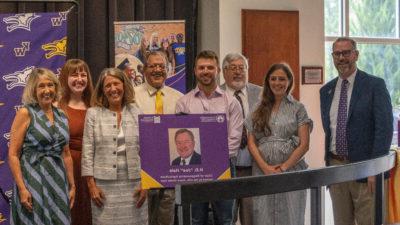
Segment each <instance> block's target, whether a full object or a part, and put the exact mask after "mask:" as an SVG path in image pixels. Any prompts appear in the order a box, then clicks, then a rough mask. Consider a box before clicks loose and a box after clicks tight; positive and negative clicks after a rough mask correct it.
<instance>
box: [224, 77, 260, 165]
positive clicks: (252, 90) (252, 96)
mask: <svg viewBox="0 0 400 225" xmlns="http://www.w3.org/2000/svg"><path fill="white" fill-rule="evenodd" d="M221 88H222V89H223V90H226V84H224V85H222V86H221ZM246 89H247V102H248V103H249V115H251V114H252V112H254V110H255V109H256V108H257V105H258V103H259V101H260V100H261V92H262V87H260V86H258V85H255V84H252V83H247V85H246ZM251 165H252V157H251V155H250V152H249V150H248V149H247V146H246V147H245V148H244V149H239V152H238V155H237V160H236V166H247V167H249V166H251Z"/></svg>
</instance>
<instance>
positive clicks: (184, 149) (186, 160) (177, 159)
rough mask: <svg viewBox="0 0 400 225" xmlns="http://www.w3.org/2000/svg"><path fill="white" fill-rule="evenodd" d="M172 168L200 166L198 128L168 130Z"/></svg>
mask: <svg viewBox="0 0 400 225" xmlns="http://www.w3.org/2000/svg"><path fill="white" fill-rule="evenodd" d="M169 130H170V131H169V135H170V143H169V145H170V158H171V160H172V162H171V165H172V166H186V165H198V164H201V153H200V138H199V129H198V128H190V129H186V128H181V129H169Z"/></svg>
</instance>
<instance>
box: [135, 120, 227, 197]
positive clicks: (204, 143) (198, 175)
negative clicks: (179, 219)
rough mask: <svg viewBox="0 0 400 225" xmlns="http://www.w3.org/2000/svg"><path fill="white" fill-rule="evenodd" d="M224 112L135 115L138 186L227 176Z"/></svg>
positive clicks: (161, 185) (154, 186)
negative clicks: (136, 121) (137, 141)
mask: <svg viewBox="0 0 400 225" xmlns="http://www.w3.org/2000/svg"><path fill="white" fill-rule="evenodd" d="M227 136H228V134H227V123H226V117H225V114H190V115H139V139H140V159H141V166H142V170H141V177H142V187H143V188H144V189H149V188H161V187H175V185H176V184H181V183H193V182H201V181H211V180H218V179H228V178H230V177H231V176H230V169H229V153H228V138H227Z"/></svg>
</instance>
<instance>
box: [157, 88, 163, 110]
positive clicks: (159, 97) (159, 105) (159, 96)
mask: <svg viewBox="0 0 400 225" xmlns="http://www.w3.org/2000/svg"><path fill="white" fill-rule="evenodd" d="M156 114H163V102H162V94H161V91H160V90H158V91H157V92H156Z"/></svg>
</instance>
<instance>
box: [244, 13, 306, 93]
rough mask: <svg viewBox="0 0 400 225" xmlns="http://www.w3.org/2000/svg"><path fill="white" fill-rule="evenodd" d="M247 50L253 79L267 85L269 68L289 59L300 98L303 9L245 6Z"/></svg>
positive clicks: (245, 52)
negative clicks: (253, 7)
mask: <svg viewBox="0 0 400 225" xmlns="http://www.w3.org/2000/svg"><path fill="white" fill-rule="evenodd" d="M242 46H243V48H242V49H243V54H244V55H245V56H246V57H247V58H248V59H249V82H251V83H254V84H258V85H263V79H264V76H265V74H266V72H267V70H268V68H269V67H270V66H271V65H272V64H274V63H279V62H282V61H284V62H287V63H288V64H289V65H290V67H291V68H292V70H293V76H294V81H295V83H294V88H293V91H292V94H293V96H294V97H295V98H296V99H299V79H300V77H299V12H298V11H271V10H247V9H243V10H242Z"/></svg>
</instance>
